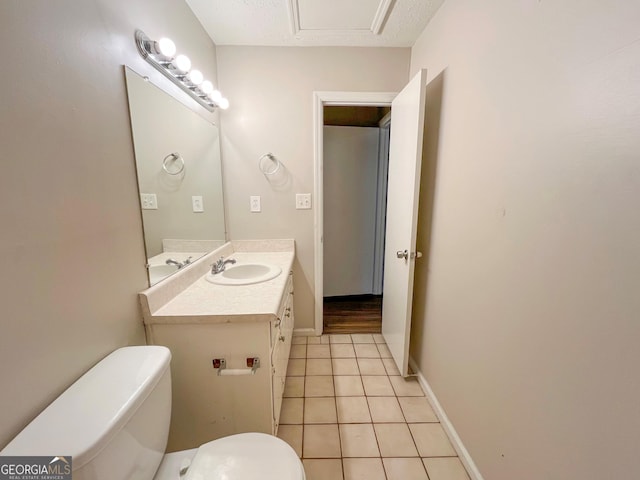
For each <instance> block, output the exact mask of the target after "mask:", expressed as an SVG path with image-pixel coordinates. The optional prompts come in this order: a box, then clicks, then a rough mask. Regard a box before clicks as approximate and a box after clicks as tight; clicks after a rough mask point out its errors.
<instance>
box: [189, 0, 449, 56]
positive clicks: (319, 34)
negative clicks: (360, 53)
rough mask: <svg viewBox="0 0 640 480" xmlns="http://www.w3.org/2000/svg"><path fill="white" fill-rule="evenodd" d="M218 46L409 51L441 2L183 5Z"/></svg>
mask: <svg viewBox="0 0 640 480" xmlns="http://www.w3.org/2000/svg"><path fill="white" fill-rule="evenodd" d="M186 2H187V3H188V4H189V6H190V7H191V10H193V12H194V13H195V15H196V17H198V19H199V20H200V23H202V25H203V26H204V28H205V29H206V31H207V32H208V33H209V36H210V37H211V38H212V39H213V41H214V42H215V43H216V45H272V46H359V47H411V46H413V44H414V43H415V41H416V39H417V38H418V36H419V35H420V34H421V33H422V31H423V30H424V28H425V27H426V25H427V23H428V22H429V20H430V19H431V18H432V17H433V15H435V13H436V11H437V10H438V8H439V7H440V5H441V4H442V3H443V2H444V0H186Z"/></svg>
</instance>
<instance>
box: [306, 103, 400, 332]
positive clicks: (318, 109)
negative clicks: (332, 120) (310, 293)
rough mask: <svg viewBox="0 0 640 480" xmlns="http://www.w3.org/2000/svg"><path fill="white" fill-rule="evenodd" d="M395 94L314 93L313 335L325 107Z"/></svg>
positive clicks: (319, 289) (319, 275)
mask: <svg viewBox="0 0 640 480" xmlns="http://www.w3.org/2000/svg"><path fill="white" fill-rule="evenodd" d="M396 95H397V94H396V93H394V92H313V199H314V204H315V208H314V209H313V267H314V276H313V279H314V285H315V288H314V300H315V308H314V317H315V318H314V326H315V335H322V300H323V283H322V282H323V275H324V272H323V264H322V262H323V255H322V233H323V228H324V227H323V222H322V216H323V200H324V198H323V188H324V186H323V180H322V162H323V160H322V159H323V154H324V153H323V142H324V132H323V127H324V111H323V108H324V106H325V105H330V106H340V105H355V106H357V105H361V106H370V107H384V106H391V102H392V100H393V99H394V98H395V96H396Z"/></svg>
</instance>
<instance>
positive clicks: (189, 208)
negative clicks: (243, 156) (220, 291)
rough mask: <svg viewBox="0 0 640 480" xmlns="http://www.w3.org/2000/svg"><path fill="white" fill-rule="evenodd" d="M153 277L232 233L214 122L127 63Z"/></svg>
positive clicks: (174, 268)
mask: <svg viewBox="0 0 640 480" xmlns="http://www.w3.org/2000/svg"><path fill="white" fill-rule="evenodd" d="M125 77H126V82H127V93H128V96H129V112H130V115H131V129H132V132H133V143H134V152H135V158H136V170H137V175H138V191H139V193H140V206H141V208H142V224H143V230H144V243H145V249H146V253H147V268H148V271H149V284H150V285H154V284H155V283H157V282H158V281H160V280H162V279H164V278H166V277H167V276H169V275H171V274H172V273H174V272H176V271H177V270H178V269H180V268H183V267H184V266H185V265H188V264H189V263H191V262H193V261H195V260H196V259H197V258H199V257H200V256H202V255H204V254H206V253H208V252H210V251H211V250H213V249H215V248H217V247H218V246H220V245H222V244H223V243H224V242H225V240H226V233H225V221H224V205H223V198H222V171H221V160H220V135H219V130H218V127H217V126H216V125H214V124H213V123H211V122H210V121H208V120H206V119H205V118H203V117H201V116H200V115H198V114H197V113H196V112H194V111H192V110H190V109H189V108H187V107H186V106H185V105H183V104H182V103H180V102H179V101H178V100H176V99H175V98H173V97H172V96H170V95H169V94H167V93H166V92H164V91H163V90H161V89H160V88H158V87H156V86H155V85H153V84H152V83H151V82H149V81H148V80H147V79H146V78H143V77H141V76H140V75H138V74H137V73H135V72H134V71H133V70H131V69H129V68H128V67H125Z"/></svg>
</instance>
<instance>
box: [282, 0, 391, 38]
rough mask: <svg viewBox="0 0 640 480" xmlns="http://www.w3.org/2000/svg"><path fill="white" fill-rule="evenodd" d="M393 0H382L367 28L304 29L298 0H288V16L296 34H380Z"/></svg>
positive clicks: (290, 26)
mask: <svg viewBox="0 0 640 480" xmlns="http://www.w3.org/2000/svg"><path fill="white" fill-rule="evenodd" d="M394 3H395V2H394V1H393V0H380V4H379V5H378V9H377V10H376V13H375V15H374V16H373V20H372V21H371V27H369V28H368V29H365V28H344V29H330V30H329V29H322V28H321V29H311V30H308V29H303V28H301V27H300V5H299V4H298V0H288V1H287V2H286V4H287V17H288V19H289V28H290V30H291V33H292V34H293V35H294V36H305V35H313V36H318V35H322V36H334V35H354V34H360V35H366V36H371V35H372V34H373V35H380V34H381V33H382V27H383V26H384V23H385V22H386V20H387V18H388V17H389V14H390V12H391V7H393V6H394Z"/></svg>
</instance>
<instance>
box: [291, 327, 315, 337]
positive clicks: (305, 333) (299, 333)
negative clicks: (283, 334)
mask: <svg viewBox="0 0 640 480" xmlns="http://www.w3.org/2000/svg"><path fill="white" fill-rule="evenodd" d="M293 336H294V337H315V336H316V329H315V328H295V329H294V330H293Z"/></svg>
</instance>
